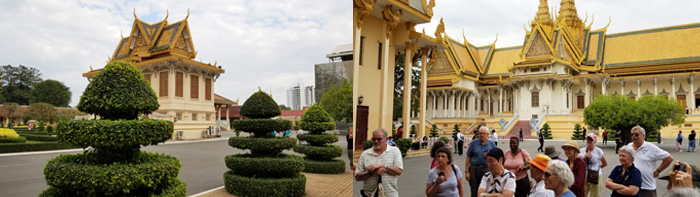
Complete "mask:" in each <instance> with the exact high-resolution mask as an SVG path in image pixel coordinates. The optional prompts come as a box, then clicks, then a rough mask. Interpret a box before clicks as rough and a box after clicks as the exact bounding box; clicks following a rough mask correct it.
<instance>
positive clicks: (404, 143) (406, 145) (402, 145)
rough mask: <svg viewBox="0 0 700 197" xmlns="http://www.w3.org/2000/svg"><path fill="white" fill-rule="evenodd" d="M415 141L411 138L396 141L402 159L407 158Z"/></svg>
mask: <svg viewBox="0 0 700 197" xmlns="http://www.w3.org/2000/svg"><path fill="white" fill-rule="evenodd" d="M412 142H413V141H412V140H411V139H410V138H401V139H398V140H396V147H397V148H399V150H400V151H401V157H406V154H407V153H408V149H411V143H412Z"/></svg>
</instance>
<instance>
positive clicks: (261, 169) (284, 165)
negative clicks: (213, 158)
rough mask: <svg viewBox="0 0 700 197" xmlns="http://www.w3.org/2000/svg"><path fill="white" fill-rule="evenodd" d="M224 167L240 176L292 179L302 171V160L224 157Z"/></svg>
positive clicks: (289, 156) (242, 155)
mask: <svg viewBox="0 0 700 197" xmlns="http://www.w3.org/2000/svg"><path fill="white" fill-rule="evenodd" d="M224 161H225V162H226V167H228V168H229V169H231V170H232V171H234V172H236V174H238V175H242V176H249V177H250V176H256V177H262V178H266V177H293V176H294V175H296V174H298V173H299V172H301V171H302V170H303V169H304V159H303V158H302V157H301V156H297V155H285V154H281V155H280V156H279V157H255V156H254V155H251V154H236V155H229V156H226V159H225V160H224Z"/></svg>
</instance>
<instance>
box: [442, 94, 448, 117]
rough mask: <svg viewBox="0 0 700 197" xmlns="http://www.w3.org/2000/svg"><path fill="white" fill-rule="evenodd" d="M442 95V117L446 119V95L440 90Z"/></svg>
mask: <svg viewBox="0 0 700 197" xmlns="http://www.w3.org/2000/svg"><path fill="white" fill-rule="evenodd" d="M442 95H445V96H444V97H443V98H442V100H443V102H442V117H443V118H444V117H447V93H445V90H442Z"/></svg>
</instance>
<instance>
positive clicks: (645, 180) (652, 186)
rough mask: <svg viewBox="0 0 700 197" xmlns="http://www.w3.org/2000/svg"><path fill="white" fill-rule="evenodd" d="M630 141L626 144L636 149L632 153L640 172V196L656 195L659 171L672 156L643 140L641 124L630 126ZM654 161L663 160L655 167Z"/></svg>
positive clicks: (643, 134) (667, 163) (644, 135)
mask: <svg viewBox="0 0 700 197" xmlns="http://www.w3.org/2000/svg"><path fill="white" fill-rule="evenodd" d="M631 134H632V143H630V144H628V145H627V146H628V147H630V148H632V149H634V150H635V151H637V153H636V154H635V155H634V166H635V167H637V169H639V171H640V172H641V173H642V187H641V188H640V190H639V196H640V197H646V196H656V180H655V177H659V173H660V172H661V171H663V170H664V169H666V168H667V167H668V166H669V165H671V163H672V162H673V156H671V154H669V153H668V152H667V151H665V150H662V149H661V148H659V147H658V146H655V145H653V144H651V143H648V142H645V141H644V139H645V138H646V131H645V130H644V128H642V127H641V126H635V127H633V128H632V131H631ZM656 161H663V162H661V165H660V166H659V168H656Z"/></svg>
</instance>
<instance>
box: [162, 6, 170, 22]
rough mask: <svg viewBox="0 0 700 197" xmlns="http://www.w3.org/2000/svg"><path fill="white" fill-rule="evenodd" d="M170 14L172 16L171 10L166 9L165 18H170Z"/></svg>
mask: <svg viewBox="0 0 700 197" xmlns="http://www.w3.org/2000/svg"><path fill="white" fill-rule="evenodd" d="M168 16H170V12H169V11H168V9H165V19H163V20H168Z"/></svg>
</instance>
